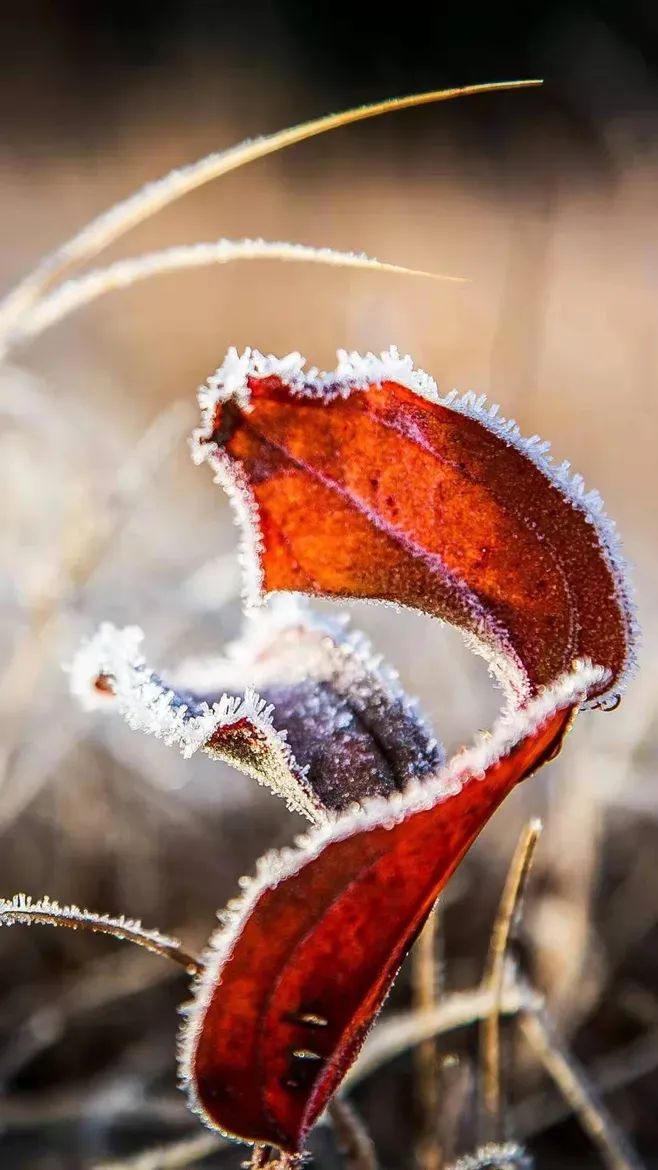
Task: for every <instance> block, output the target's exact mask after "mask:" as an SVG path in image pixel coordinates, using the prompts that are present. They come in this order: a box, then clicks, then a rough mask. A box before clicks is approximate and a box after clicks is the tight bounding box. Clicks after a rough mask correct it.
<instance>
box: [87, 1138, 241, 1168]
mask: <svg viewBox="0 0 658 1170" xmlns="http://www.w3.org/2000/svg"><path fill="white" fill-rule="evenodd" d="M225 1145H228V1142H227V1141H226V1138H223V1137H222V1136H221V1135H220V1134H218V1133H208V1132H207V1131H205V1132H203V1133H199V1134H195V1135H194V1137H190V1138H183V1139H182V1140H181V1141H179V1142H171V1143H169V1144H167V1145H166V1146H157V1147H154V1148H153V1149H150V1150H143V1151H142V1152H141V1153H140V1154H136V1155H135V1157H134V1158H132V1157H128V1158H122V1159H120V1160H119V1161H118V1162H102V1163H99V1164H98V1165H96V1166H95V1167H94V1170H185V1168H186V1167H187V1166H191V1165H192V1163H193V1162H200V1161H201V1159H202V1158H207V1157H208V1155H209V1154H214V1153H215V1151H216V1150H221V1149H222V1147H223V1146H225Z"/></svg>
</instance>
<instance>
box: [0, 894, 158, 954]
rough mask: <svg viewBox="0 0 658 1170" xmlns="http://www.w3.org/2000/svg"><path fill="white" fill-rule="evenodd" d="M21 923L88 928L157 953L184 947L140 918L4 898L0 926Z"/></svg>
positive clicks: (25, 898)
mask: <svg viewBox="0 0 658 1170" xmlns="http://www.w3.org/2000/svg"><path fill="white" fill-rule="evenodd" d="M17 923H18V924H21V925H23V926H31V925H32V924H39V925H41V926H44V925H45V926H68V927H69V928H70V929H73V930H77V929H79V928H81V927H86V928H87V929H89V930H92V931H97V932H98V933H100V934H111V935H112V936H113V937H115V938H120V939H125V940H127V941H128V942H136V943H138V944H139V945H141V946H143V947H146V948H147V950H151V951H154V952H155V953H156V954H162V952H163V951H174V952H175V951H178V949H179V948H180V942H179V941H178V939H175V938H169V937H168V936H167V935H165V934H161V933H160V931H159V930H146V929H145V928H144V927H143V926H142V924H141V922H140V921H139V920H138V919H133V918H125V917H124V916H123V915H120V917H118V918H113V917H112V916H111V915H109V914H94V913H93V912H92V911H90V910H81V909H80V907H79V906H60V904H59V903H58V902H54V901H51V899H50V898H48V897H45V898H40V899H38V900H37V901H34V900H33V899H32V898H31V897H30V895H29V894H14V896H13V898H10V899H6V898H3V899H0V926H14V925H15V924H17Z"/></svg>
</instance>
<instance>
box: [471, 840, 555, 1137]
mask: <svg viewBox="0 0 658 1170" xmlns="http://www.w3.org/2000/svg"><path fill="white" fill-rule="evenodd" d="M541 829H542V826H541V821H539V820H538V819H533V820H531V821H529V823H528V824H527V825H526V827H525V828H524V830H523V832H522V833H521V836H520V838H519V842H518V844H517V846H516V849H515V851H514V856H513V858H512V862H511V864H510V867H509V872H508V874H507V880H506V882H505V888H504V890H503V894H502V897H501V899H500V905H499V907H498V913H497V915H496V921H495V922H494V926H493V930H492V932H491V943H490V946H489V955H488V957H487V965H486V969H485V974H484V979H483V986H484V987H485V988H487V989H488V990H489V991H490V992H491V996H492V1001H491V1011H490V1012H489V1013H488V1015H487V1016H485V1018H484V1021H483V1024H482V1033H481V1048H480V1061H481V1068H482V1095H483V1099H484V1106H485V1109H486V1112H487V1115H488V1120H489V1122H490V1124H491V1126H492V1129H493V1131H494V1132H493V1136H494V1137H495V1138H496V1139H497V1140H499V1141H500V1140H502V1136H503V1135H502V1132H501V1130H502V1118H501V1090H500V1014H501V1013H500V1005H501V1003H502V1000H503V989H504V985H505V968H506V965H507V955H508V948H509V943H510V939H511V937H512V934H513V931H514V928H515V926H516V925H517V924H518V921H519V917H520V914H521V907H522V901H523V893H524V889H525V884H526V881H527V878H528V874H529V872H530V867H531V865H532V859H533V857H534V852H535V848H536V845H537V842H538V840H539V836H540V834H541Z"/></svg>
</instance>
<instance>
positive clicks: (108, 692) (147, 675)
mask: <svg viewBox="0 0 658 1170" xmlns="http://www.w3.org/2000/svg"><path fill="white" fill-rule="evenodd" d="M143 638H144V635H143V632H142V630H140V629H139V628H138V627H137V626H128V627H127V628H126V629H123V630H119V629H117V628H116V627H115V626H113V625H111V624H110V623H109V622H104V623H103V624H102V625H101V626H100V628H99V630H98V631H97V633H96V634H95V635H94V637H93V638H91V639H89V641H87V642H85V643H84V644H83V645H82V646H81V648H80V650H79V651H78V653H77V655H76V657H75V658H74V660H73V662H72V664H71V665H70V666H69V667H68V671H69V674H70V687H71V692H72V693H73V694H74V695H75V696H76V697H77V698H78V699H79V700H80V702H81V703H82V704H83V706H85V707H86V708H87V710H98V709H102V708H107V707H111V706H114V707H115V708H116V709H117V710H118V711H119V713H120V714H121V715H123V716H124V718H125V720H126V722H127V723H128V725H129V727H131V728H132V729H133V730H134V731H143V732H146V733H147V734H149V735H154V736H156V738H158V739H162V740H164V742H165V743H166V744H168V745H175V746H177V747H179V748H180V750H181V753H182V755H183V756H184V757H185V759H189V758H190V756H192V755H194V753H195V752H196V751H198V750H199V748H202V747H204V746H205V745H206V744H207V742H208V740H209V739H210V738H211V737H212V735H213V733H214V732H216V731H217V729H218V728H223V727H231V726H232V725H234V724H236V723H239V722H240V721H243V720H247V721H248V722H249V723H251V724H252V726H254V727H255V728H256V729H257V730H259V731H260V732H261V733H262V734H263V735H264V736H265V738H266V739H268V740H270V741H272V743H273V744H276V746H277V748H278V750H279V751H280V753H281V754H282V756H283V757H284V758H285V760H286V762H287V763H288V764H289V765H291V766H293V765H294V761H293V760H292V755H291V753H290V751H289V749H288V746H287V744H286V742H285V738H284V737H283V735H282V734H281V733H280V732H278V731H276V730H275V728H274V727H273V726H272V722H271V718H270V715H271V710H272V708H271V707H268V705H267V703H266V702H265V700H264V699H261V698H260V696H259V695H258V694H257V693H256V691H255V690H254V689H253V687H247V688H246V690H245V693H244V696H243V697H242V698H236V697H235V696H232V695H222V697H221V699H220V700H219V701H218V702H216V703H213V704H212V706H209V705H208V703H201V704H200V705H199V706H200V708H201V711H200V714H191V713H190V711H189V708H188V706H187V704H186V703H185V701H184V700H181V698H180V696H179V695H178V694H177V693H176V691H174V690H172V689H171V688H170V687H166V686H165V685H164V684H163V683H162V682H161V681H160V679H159V678H158V676H157V675H156V674H154V672H153V671H151V670H150V669H149V668H148V667H147V665H146V660H145V659H144V656H143V655H142V653H141V650H140V646H141V643H142V641H143ZM104 679H106V680H107V682H108V686H107V687H105V686H103V680H104ZM99 681H100V686H99Z"/></svg>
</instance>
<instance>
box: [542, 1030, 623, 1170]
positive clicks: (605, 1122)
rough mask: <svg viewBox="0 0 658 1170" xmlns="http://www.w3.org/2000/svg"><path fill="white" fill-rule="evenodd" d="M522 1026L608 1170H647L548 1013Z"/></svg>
mask: <svg viewBox="0 0 658 1170" xmlns="http://www.w3.org/2000/svg"><path fill="white" fill-rule="evenodd" d="M519 1024H520V1028H521V1032H522V1033H523V1036H524V1038H525V1039H526V1041H527V1042H528V1044H529V1045H530V1047H531V1048H532V1049H533V1051H534V1052H535V1054H536V1055H537V1057H538V1058H539V1060H540V1061H541V1063H542V1064H543V1066H544V1068H545V1069H546V1072H547V1073H548V1074H549V1076H550V1077H551V1078H552V1079H553V1081H554V1082H555V1084H556V1085H557V1087H558V1089H559V1090H560V1092H561V1093H562V1095H563V1096H564V1098H565V1100H566V1101H568V1103H569V1105H570V1106H571V1108H572V1110H573V1112H574V1113H575V1115H576V1117H577V1118H578V1120H579V1122H580V1124H581V1126H582V1127H583V1129H584V1130H585V1133H587V1134H588V1135H589V1137H590V1138H591V1139H592V1142H593V1144H594V1145H595V1146H596V1147H597V1149H598V1151H599V1153H600V1155H601V1159H602V1161H603V1162H604V1164H605V1165H606V1166H607V1167H608V1170H644V1166H643V1163H642V1162H641V1161H640V1159H639V1158H638V1156H637V1154H636V1153H635V1150H633V1149H632V1147H631V1146H630V1144H629V1142H628V1141H627V1140H626V1138H625V1137H624V1134H623V1133H622V1131H621V1130H620V1129H619V1127H618V1125H617V1123H616V1122H615V1120H614V1118H613V1117H612V1116H611V1115H610V1113H609V1112H608V1110H607V1108H606V1106H605V1105H604V1103H603V1101H602V1100H601V1099H600V1097H599V1096H598V1094H597V1092H596V1090H595V1088H594V1086H593V1085H592V1084H591V1083H590V1081H589V1078H588V1077H587V1074H586V1072H585V1070H584V1069H582V1068H581V1067H580V1065H579V1064H578V1062H577V1061H576V1060H575V1058H574V1057H573V1056H572V1054H571V1053H570V1052H569V1051H568V1050H567V1049H566V1048H565V1047H564V1046H563V1045H562V1044H561V1043H560V1041H559V1040H558V1038H557V1037H556V1035H555V1032H554V1030H553V1027H552V1024H551V1021H550V1020H549V1018H548V1016H547V1015H546V1013H545V1011H542V1010H537V1011H530V1012H527V1013H524V1014H523V1015H522V1016H521V1018H520V1021H519Z"/></svg>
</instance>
